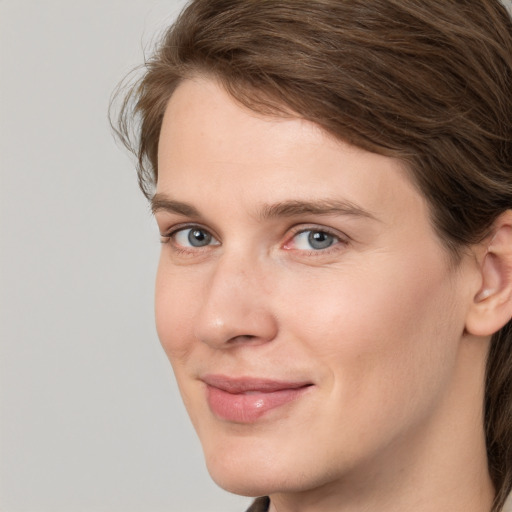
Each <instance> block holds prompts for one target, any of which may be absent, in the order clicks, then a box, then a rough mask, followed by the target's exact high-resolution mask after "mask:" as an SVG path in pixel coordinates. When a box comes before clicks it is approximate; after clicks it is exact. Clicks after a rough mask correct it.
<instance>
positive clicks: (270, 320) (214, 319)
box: [195, 266, 278, 348]
mask: <svg viewBox="0 0 512 512" xmlns="http://www.w3.org/2000/svg"><path fill="white" fill-rule="evenodd" d="M264 281H265V279H262V278H261V277H258V275H257V272H256V271H255V269H253V271H248V269H247V268H246V267H244V269H243V272H236V271H234V270H233V269H232V268H229V267H227V266H224V267H222V268H218V269H216V272H215V273H214V275H213V276H212V277H211V279H210V282H209V286H208V287H207V290H206V292H205V294H204V296H203V297H202V304H201V307H200V308H199V312H198V315H197V318H196V322H195V333H196V337H197V338H198V339H199V340H200V341H202V342H204V343H206V344H208V345H210V346H212V347H215V348H228V347H232V346H234V345H238V344H240V343H244V344H251V345H256V344H262V343H266V342H269V341H272V340H273V339H274V338H275V336H276V335H277V330H278V327H277V321H276V318H275V316H274V314H273V311H272V307H271V301H270V300H269V293H268V291H267V290H265V287H264V286H263V282H264Z"/></svg>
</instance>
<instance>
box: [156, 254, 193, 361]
mask: <svg viewBox="0 0 512 512" xmlns="http://www.w3.org/2000/svg"><path fill="white" fill-rule="evenodd" d="M162 259H163V258H161V260H160V263H159V266H158V272H157V277H156V286H155V320H156V330H157V333H158V337H159V339H160V343H161V344H162V347H163V348H164V350H165V353H166V354H167V357H168V358H169V360H170V362H171V363H172V365H173V367H175V366H177V365H179V364H180V363H184V362H185V361H186V360H187V359H188V356H189V354H190V351H191V350H192V346H191V343H190V340H191V336H192V327H193V318H194V315H195V306H196V305H197V298H198V292H197V291H195V290H196V287H195V284H196V283H194V282H193V281H192V282H191V280H190V279H187V278H186V276H184V275H183V272H181V271H180V270H179V269H178V271H176V270H173V269H170V268H169V265H166V264H165V261H162ZM175 371H176V368H175Z"/></svg>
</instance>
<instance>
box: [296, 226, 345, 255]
mask: <svg viewBox="0 0 512 512" xmlns="http://www.w3.org/2000/svg"><path fill="white" fill-rule="evenodd" d="M337 242H339V238H338V237H336V236H334V235H331V234H330V233H327V232H326V231H321V230H313V229H308V230H306V231H302V232H300V233H297V234H296V235H295V236H294V237H293V245H294V249H298V250H301V251H310V250H311V249H313V250H315V251H321V250H322V249H328V248H329V247H331V246H332V245H334V244H335V243H337Z"/></svg>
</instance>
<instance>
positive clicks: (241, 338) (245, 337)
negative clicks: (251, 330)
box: [228, 334, 264, 345]
mask: <svg viewBox="0 0 512 512" xmlns="http://www.w3.org/2000/svg"><path fill="white" fill-rule="evenodd" d="M258 340H260V341H264V340H262V339H260V338H259V337H258V336H255V335H253V334H239V335H237V336H233V337H232V338H231V339H230V340H228V343H230V344H231V345H236V344H237V343H244V344H247V343H249V342H254V341H258Z"/></svg>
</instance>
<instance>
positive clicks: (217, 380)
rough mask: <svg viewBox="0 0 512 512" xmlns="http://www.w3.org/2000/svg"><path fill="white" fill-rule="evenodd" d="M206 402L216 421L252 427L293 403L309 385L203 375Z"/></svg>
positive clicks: (306, 383)
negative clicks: (220, 420)
mask: <svg viewBox="0 0 512 512" xmlns="http://www.w3.org/2000/svg"><path fill="white" fill-rule="evenodd" d="M201 380H202V381H203V382H204V383H205V384H206V399H207V402H208V406H209V407H210V410H211V411H212V413H213V414H214V415H215V416H216V417H217V418H219V419H222V420H226V421H230V422H234V423H254V422H255V421H257V420H258V419H260V418H261V417H262V416H264V415H265V414H267V413H268V412H269V411H271V410H273V409H276V408H279V407H283V406H285V405H287V404H290V403H291V402H294V401H296V400H297V399H298V398H300V397H301V396H302V395H304V394H305V393H306V392H307V391H308V390H309V389H310V388H311V387H312V386H313V384H312V383H311V382H288V381H286V382H285V381H278V380H269V379H257V378H256V379H255V378H248V377H247V378H246V377H242V378H236V379H235V378H230V377H226V376H223V375H206V376H205V377H203V378H202V379H201Z"/></svg>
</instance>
